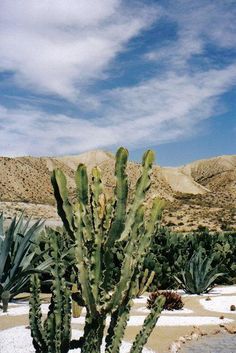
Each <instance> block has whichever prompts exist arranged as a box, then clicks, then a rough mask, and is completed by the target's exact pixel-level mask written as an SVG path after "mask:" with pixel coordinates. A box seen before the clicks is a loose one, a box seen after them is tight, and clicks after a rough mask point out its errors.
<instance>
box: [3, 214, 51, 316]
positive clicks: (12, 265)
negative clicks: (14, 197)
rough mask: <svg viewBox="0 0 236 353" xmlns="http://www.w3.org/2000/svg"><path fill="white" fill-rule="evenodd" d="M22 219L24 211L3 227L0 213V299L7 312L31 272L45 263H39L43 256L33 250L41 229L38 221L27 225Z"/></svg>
mask: <svg viewBox="0 0 236 353" xmlns="http://www.w3.org/2000/svg"><path fill="white" fill-rule="evenodd" d="M29 223H30V220H28V221H27V222H25V221H24V218H23V214H22V215H21V216H20V218H19V219H18V220H17V219H16V217H15V218H14V219H13V220H12V221H11V223H10V225H9V226H8V227H7V228H6V230H4V219H3V214H1V215H0V259H1V261H0V300H2V302H3V309H4V311H7V307H8V302H9V300H11V299H12V298H13V297H14V296H16V295H17V294H19V293H20V292H22V291H23V290H25V289H27V285H28V283H29V277H30V274H32V273H33V272H37V271H38V272H40V271H42V270H44V269H45V268H46V267H47V264H46V263H41V264H38V262H39V260H40V258H41V257H42V255H41V254H40V255H37V254H36V252H35V240H36V237H37V236H38V234H39V231H40V230H41V228H42V222H40V221H37V222H36V223H34V224H33V225H32V226H30V224H29Z"/></svg>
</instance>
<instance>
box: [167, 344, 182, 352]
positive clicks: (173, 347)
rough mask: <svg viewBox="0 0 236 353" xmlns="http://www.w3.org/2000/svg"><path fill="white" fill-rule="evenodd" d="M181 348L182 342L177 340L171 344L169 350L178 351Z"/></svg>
mask: <svg viewBox="0 0 236 353" xmlns="http://www.w3.org/2000/svg"><path fill="white" fill-rule="evenodd" d="M180 348H181V344H180V342H178V341H175V342H173V343H172V344H171V345H170V348H169V351H170V353H177V352H178V351H179V349H180Z"/></svg>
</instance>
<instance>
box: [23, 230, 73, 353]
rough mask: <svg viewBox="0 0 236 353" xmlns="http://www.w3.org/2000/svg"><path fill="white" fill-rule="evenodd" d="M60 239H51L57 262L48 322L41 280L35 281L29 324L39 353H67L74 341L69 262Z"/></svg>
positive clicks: (54, 270) (53, 253) (32, 290)
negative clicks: (72, 338)
mask: <svg viewBox="0 0 236 353" xmlns="http://www.w3.org/2000/svg"><path fill="white" fill-rule="evenodd" d="M59 243H60V238H59V237H58V236H57V234H55V233H54V234H52V235H51V237H50V246H51V249H50V250H51V251H50V255H51V258H52V260H53V262H52V265H51V269H50V270H51V275H52V278H53V280H52V286H51V292H52V296H51V304H50V306H49V312H48V315H47V318H46V319H45V321H44V322H43V321H42V312H41V302H40V280H39V277H38V275H37V274H35V275H33V276H32V278H31V298H30V314H29V321H30V327H31V336H32V338H33V345H34V347H35V351H36V352H37V353H45V352H47V353H66V352H68V351H69V348H70V339H71V302H70V294H71V293H70V290H69V289H68V285H67V284H66V281H65V278H64V275H65V263H64V261H63V256H62V254H61V252H60V244H59Z"/></svg>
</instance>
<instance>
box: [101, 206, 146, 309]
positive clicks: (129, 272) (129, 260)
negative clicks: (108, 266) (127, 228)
mask: <svg viewBox="0 0 236 353" xmlns="http://www.w3.org/2000/svg"><path fill="white" fill-rule="evenodd" d="M143 219H144V208H143V206H140V207H139V209H138V210H137V212H136V217H135V223H134V225H133V227H132V231H131V237H130V241H129V242H128V244H127V245H126V247H125V250H124V252H125V258H124V261H123V263H122V267H121V275H120V281H119V283H118V284H117V286H116V288H115V290H114V293H113V295H112V297H111V300H110V302H109V303H108V305H107V310H108V311H109V310H111V308H113V310H115V309H116V308H117V306H118V305H119V303H120V302H121V301H122V298H124V297H125V295H126V294H127V291H128V290H129V286H130V282H131V279H132V277H133V273H134V270H135V267H136V264H137V262H138V259H139V252H138V253H137V250H138V248H139V242H138V241H137V238H138V235H139V231H140V228H141V227H142V225H143Z"/></svg>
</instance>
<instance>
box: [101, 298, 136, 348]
mask: <svg viewBox="0 0 236 353" xmlns="http://www.w3.org/2000/svg"><path fill="white" fill-rule="evenodd" d="M130 309H131V303H129V304H127V305H125V306H122V307H121V308H120V309H119V310H118V315H116V313H113V314H112V316H113V315H115V317H114V323H113V322H112V319H111V325H112V326H113V325H114V327H113V330H111V334H110V344H108V345H107V347H106V350H105V353H119V351H120V345H121V342H122V338H123V336H124V332H125V328H126V326H127V322H128V319H129V313H130ZM108 334H109V332H108ZM108 342H109V341H107V343H108Z"/></svg>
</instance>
